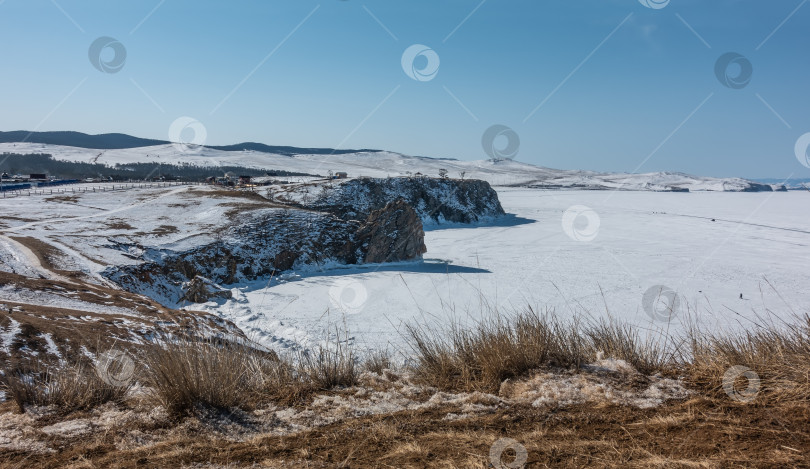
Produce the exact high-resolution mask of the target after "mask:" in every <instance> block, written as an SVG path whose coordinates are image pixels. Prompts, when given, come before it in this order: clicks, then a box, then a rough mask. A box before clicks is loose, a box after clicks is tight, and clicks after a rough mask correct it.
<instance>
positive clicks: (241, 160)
mask: <svg viewBox="0 0 810 469" xmlns="http://www.w3.org/2000/svg"><path fill="white" fill-rule="evenodd" d="M3 152H9V153H23V154H26V153H48V154H51V155H53V157H54V158H56V159H58V160H63V161H80V162H86V163H103V164H106V165H109V166H113V165H116V164H127V163H151V162H154V163H155V164H156V165H157V164H160V163H166V164H190V165H197V166H207V167H212V168H216V167H219V166H243V167H249V168H257V169H268V170H284V171H291V172H300V173H307V174H318V175H326V174H327V173H328V172H329V171H330V170H331V171H335V172H337V171H345V172H347V173H348V174H349V176H351V177H355V176H370V177H388V176H407V175H411V174H415V173H422V174H425V175H427V176H437V175H438V174H439V170H440V169H446V170H447V171H448V174H449V176H450V177H454V178H457V177H460V175H461V173H462V172H464V173H465V177H466V178H469V179H482V180H485V181H487V182H489V183H490V184H493V185H498V186H527V185H528V186H534V187H542V188H557V189H559V188H574V189H614V190H645V191H673V190H684V189H688V190H690V191H743V190H752V188H754V189H758V190H769V189H770V186H768V185H761V186H758V185H757V184H756V183H753V182H750V181H747V180H744V179H739V178H725V179H720V178H709V177H698V176H690V175H687V174H682V173H672V172H663V173H643V174H623V173H614V174H611V173H596V172H591V171H574V170H557V169H549V168H543V167H539V166H534V165H531V164H526V163H521V162H518V161H513V160H504V161H498V162H493V161H490V160H483V161H460V160H452V159H439V158H426V157H415V156H407V155H402V154H399V153H392V152H359V153H349V154H341V155H338V154H335V155H296V156H284V155H277V154H271V153H261V152H256V151H221V150H215V149H212V148H205V147H203V148H200V149H198V151H196V152H191V153H189V152H183V151H181V149H179V148H177V147H176V146H174V145H170V144H168V145H158V146H151V147H140V148H130V149H118V150H96V149H85V148H76V147H66V146H59V145H48V144H39V143H2V144H0V153H3Z"/></svg>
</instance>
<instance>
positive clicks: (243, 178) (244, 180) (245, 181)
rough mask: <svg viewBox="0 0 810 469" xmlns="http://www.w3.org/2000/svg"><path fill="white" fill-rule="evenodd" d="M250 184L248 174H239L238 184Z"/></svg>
mask: <svg viewBox="0 0 810 469" xmlns="http://www.w3.org/2000/svg"><path fill="white" fill-rule="evenodd" d="M249 184H250V176H239V185H240V186H247V185H249Z"/></svg>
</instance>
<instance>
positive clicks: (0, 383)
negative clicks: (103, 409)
mask: <svg viewBox="0 0 810 469" xmlns="http://www.w3.org/2000/svg"><path fill="white" fill-rule="evenodd" d="M116 384H117V385H113V384H108V383H107V382H105V381H104V380H103V379H102V378H101V377H100V376H99V375H98V373H97V372H96V369H95V367H93V366H91V365H88V364H86V363H83V362H76V363H68V364H65V363H63V364H61V365H59V366H48V367H45V366H36V367H33V368H28V369H23V368H11V367H9V368H6V369H4V370H3V373H2V376H0V389H2V390H3V391H5V393H6V396H7V398H8V399H10V400H11V401H13V402H14V403H15V404H16V405H17V409H18V410H19V412H21V413H22V412H25V408H26V407H27V406H54V407H55V408H56V409H57V410H59V411H60V412H64V413H69V412H72V411H80V410H88V409H92V408H94V407H97V406H100V405H102V404H106V403H108V402H116V403H122V402H123V401H124V400H125V398H126V396H127V394H128V393H129V390H130V389H131V387H132V386H131V383H116Z"/></svg>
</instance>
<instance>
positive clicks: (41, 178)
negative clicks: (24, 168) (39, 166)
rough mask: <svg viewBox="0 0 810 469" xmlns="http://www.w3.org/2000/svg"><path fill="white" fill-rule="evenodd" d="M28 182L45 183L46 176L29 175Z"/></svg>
mask: <svg viewBox="0 0 810 469" xmlns="http://www.w3.org/2000/svg"><path fill="white" fill-rule="evenodd" d="M28 180H29V181H47V180H48V175H47V174H44V173H31V174H29V175H28Z"/></svg>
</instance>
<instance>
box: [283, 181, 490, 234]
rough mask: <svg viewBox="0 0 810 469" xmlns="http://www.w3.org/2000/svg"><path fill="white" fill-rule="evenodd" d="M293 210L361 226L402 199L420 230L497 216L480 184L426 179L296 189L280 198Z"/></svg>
mask: <svg viewBox="0 0 810 469" xmlns="http://www.w3.org/2000/svg"><path fill="white" fill-rule="evenodd" d="M283 197H285V200H286V201H288V202H289V201H292V202H295V203H296V204H298V205H299V206H303V207H307V208H311V209H315V210H320V211H325V212H330V213H334V214H335V215H337V216H339V217H340V218H343V219H344V220H365V219H366V218H367V217H368V216H369V214H371V212H373V211H374V210H379V209H381V208H383V207H385V206H386V205H387V204H389V203H391V202H394V201H396V200H399V199H402V200H404V201H405V202H406V203H407V204H408V205H410V206H411V207H413V208H414V210H416V213H417V214H418V216H419V218H420V219H421V220H422V223H424V224H425V225H433V224H442V223H475V222H479V221H482V220H486V219H490V218H494V217H497V216H499V215H503V214H504V211H503V207H501V203H500V201H499V200H498V193H497V192H495V190H494V189H493V188H492V186H490V185H489V183H488V182H486V181H479V180H460V179H436V178H428V177H398V178H358V179H350V180H346V181H337V182H327V183H319V184H315V185H309V186H299V187H297V188H295V189H294V190H292V191H286V192H284V194H283Z"/></svg>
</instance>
